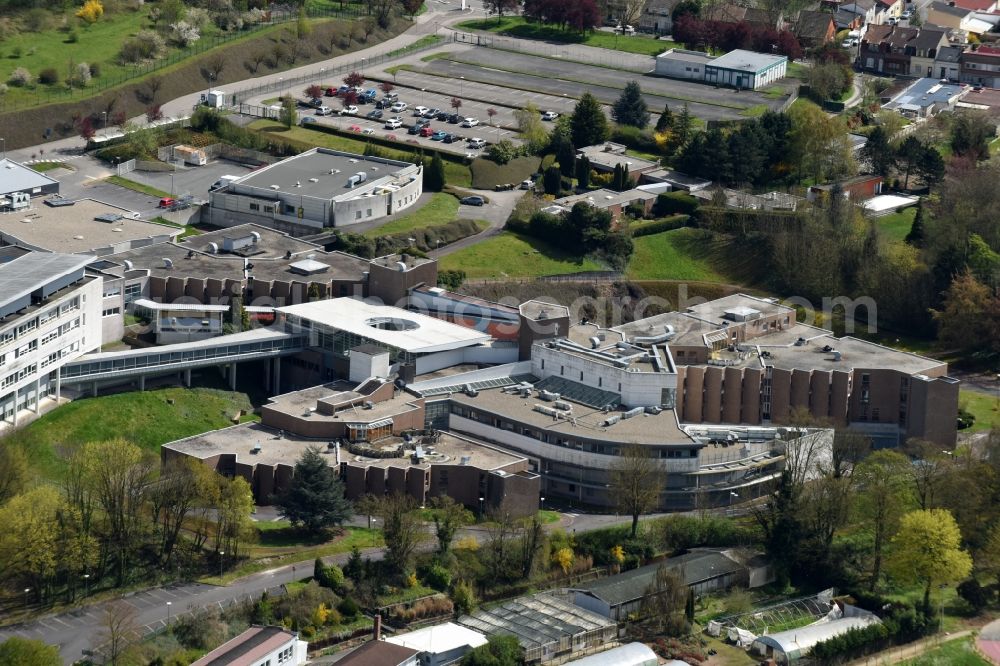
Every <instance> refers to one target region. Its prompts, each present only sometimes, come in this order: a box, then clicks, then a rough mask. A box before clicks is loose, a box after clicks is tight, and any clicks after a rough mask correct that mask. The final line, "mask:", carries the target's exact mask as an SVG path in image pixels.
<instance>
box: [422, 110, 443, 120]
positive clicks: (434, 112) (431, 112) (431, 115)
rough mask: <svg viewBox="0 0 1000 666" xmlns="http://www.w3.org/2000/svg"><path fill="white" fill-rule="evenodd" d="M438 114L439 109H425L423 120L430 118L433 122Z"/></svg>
mask: <svg viewBox="0 0 1000 666" xmlns="http://www.w3.org/2000/svg"><path fill="white" fill-rule="evenodd" d="M439 113H441V109H427V110H426V111H424V118H430V119H431V120H434V119H435V118H437V115H438V114H439Z"/></svg>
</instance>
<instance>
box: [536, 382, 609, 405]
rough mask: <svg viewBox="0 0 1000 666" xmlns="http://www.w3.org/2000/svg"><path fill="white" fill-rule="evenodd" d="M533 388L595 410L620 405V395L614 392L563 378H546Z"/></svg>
mask: <svg viewBox="0 0 1000 666" xmlns="http://www.w3.org/2000/svg"><path fill="white" fill-rule="evenodd" d="M535 388H536V389H539V390H544V391H551V392H553V393H558V394H560V395H561V396H562V397H564V398H566V399H567V400H572V401H573V402H578V403H580V404H581V405H587V406H588V407H593V408H595V409H604V408H605V407H607V406H608V405H610V406H612V407H617V406H618V405H619V404H620V403H621V400H622V398H621V395H620V394H618V393H615V392H614V391H605V390H604V389H599V388H594V387H593V386H587V385H586V384H581V383H579V382H574V381H573V380H571V379H566V378H565V377H556V376H551V377H546V378H545V379H543V380H542V381H540V382H538V383H537V384H535Z"/></svg>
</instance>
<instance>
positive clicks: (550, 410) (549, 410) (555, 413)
mask: <svg viewBox="0 0 1000 666" xmlns="http://www.w3.org/2000/svg"><path fill="white" fill-rule="evenodd" d="M532 409H533V410H534V411H536V412H539V413H541V414H546V415H548V416H551V417H554V418H558V417H559V410H558V409H555V408H554V407H549V406H547V405H535V406H534V407H533V408H532Z"/></svg>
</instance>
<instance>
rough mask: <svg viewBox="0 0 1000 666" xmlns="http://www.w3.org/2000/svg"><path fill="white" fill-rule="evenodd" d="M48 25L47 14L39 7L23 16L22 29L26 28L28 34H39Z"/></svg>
mask: <svg viewBox="0 0 1000 666" xmlns="http://www.w3.org/2000/svg"><path fill="white" fill-rule="evenodd" d="M48 24H49V13H48V12H47V11H45V10H44V9H42V8H41V7H35V8H34V9H30V10H28V13H27V14H25V15H24V27H26V28H27V29H28V30H29V31H30V32H41V31H42V30H45V28H46V27H48Z"/></svg>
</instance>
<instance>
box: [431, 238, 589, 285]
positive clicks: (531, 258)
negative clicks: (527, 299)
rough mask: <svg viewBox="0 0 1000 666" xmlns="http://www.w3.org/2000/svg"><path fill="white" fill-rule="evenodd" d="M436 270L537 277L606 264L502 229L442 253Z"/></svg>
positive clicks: (483, 276) (477, 274)
mask: <svg viewBox="0 0 1000 666" xmlns="http://www.w3.org/2000/svg"><path fill="white" fill-rule="evenodd" d="M438 268H439V270H448V269H451V270H463V271H465V274H466V276H468V277H469V278H503V277H537V276H539V275H564V274H566V273H578V272H581V271H601V270H606V269H607V267H605V266H603V265H601V264H599V263H597V262H596V261H594V260H592V259H588V258H580V257H574V256H571V255H569V254H567V253H565V252H562V251H561V250H559V249H558V248H556V247H554V246H552V245H549V244H548V243H545V242H544V241H540V240H537V239H535V238H531V237H529V236H522V235H520V234H515V233H511V232H504V233H502V234H500V235H499V236H495V237H493V238H488V239H486V240H484V241H482V242H481V243H476V244H475V245H473V246H471V247H467V248H464V249H462V250H459V251H458V252H455V253H454V254H449V255H447V256H445V257H443V258H442V259H441V260H440V261H439V262H438Z"/></svg>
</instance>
